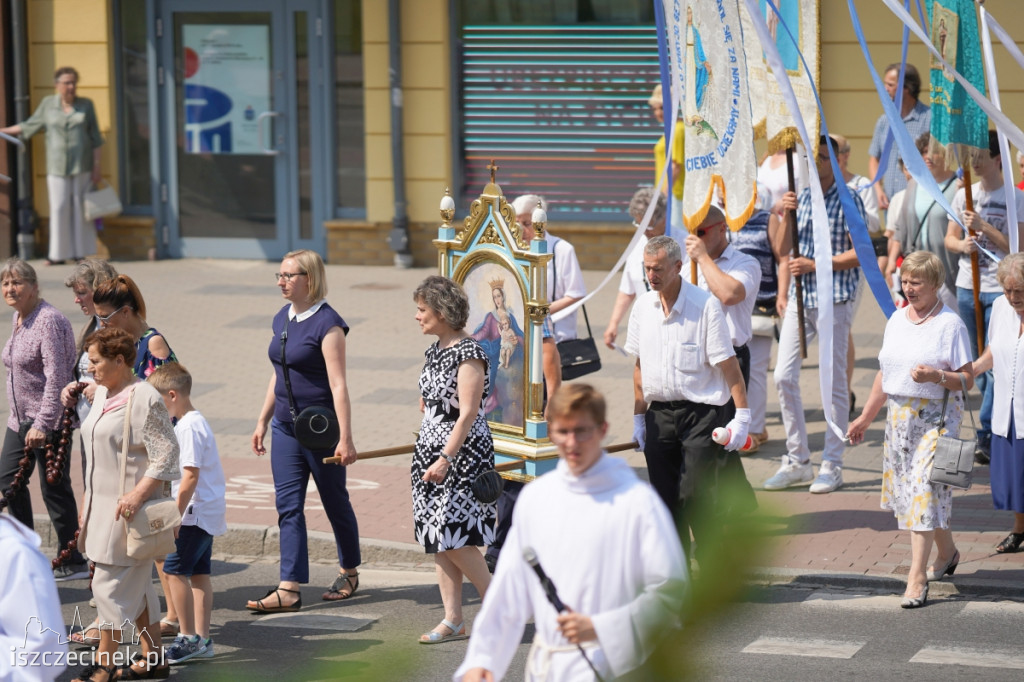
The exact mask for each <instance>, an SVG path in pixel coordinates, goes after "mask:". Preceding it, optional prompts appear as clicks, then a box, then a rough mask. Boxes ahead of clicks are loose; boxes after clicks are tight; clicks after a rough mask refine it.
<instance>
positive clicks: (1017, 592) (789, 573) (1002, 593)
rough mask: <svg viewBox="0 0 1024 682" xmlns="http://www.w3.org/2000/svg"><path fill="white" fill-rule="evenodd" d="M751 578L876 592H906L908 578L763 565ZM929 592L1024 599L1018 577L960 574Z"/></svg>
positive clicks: (935, 586) (764, 582)
mask: <svg viewBox="0 0 1024 682" xmlns="http://www.w3.org/2000/svg"><path fill="white" fill-rule="evenodd" d="M750 581H751V582H753V583H761V584H767V585H792V586H794V587H812V588H825V587H833V588H834V587H839V588H846V589H861V590H870V591H872V592H896V593H902V592H903V590H904V588H905V587H906V585H907V582H906V580H901V579H899V578H893V577H890V576H880V575H870V574H865V573H842V572H839V571H813V570H812V571H801V570H799V569H795V568H759V569H755V570H754V571H753V572H752V573H751V575H750ZM928 585H929V594H931V595H938V596H943V597H955V596H960V597H989V598H991V597H1003V598H1008V599H1013V600H1015V601H1020V600H1021V599H1022V598H1024V593H1022V591H1021V586H1020V583H1019V582H1018V581H1015V580H993V579H989V578H969V577H956V578H947V579H945V580H937V581H934V582H930V583H928Z"/></svg>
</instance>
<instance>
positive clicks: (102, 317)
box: [96, 305, 128, 324]
mask: <svg viewBox="0 0 1024 682" xmlns="http://www.w3.org/2000/svg"><path fill="white" fill-rule="evenodd" d="M127 307H128V306H126V305H123V306H121V307H120V308H118V309H117V310H115V311H114V312H112V313H110V314H109V315H97V316H96V319H97V320H99V321H100V324H107V323H108V322H110V320H111V319H112V318H113V317H114V315H117V314H118V313H119V312H121V311H122V310H124V309H125V308H127Z"/></svg>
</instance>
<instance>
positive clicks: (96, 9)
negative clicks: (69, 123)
mask: <svg viewBox="0 0 1024 682" xmlns="http://www.w3.org/2000/svg"><path fill="white" fill-rule="evenodd" d="M27 5H28V7H27V9H28V68H29V83H30V84H31V99H32V102H31V107H32V110H33V111H34V110H35V107H37V106H38V105H39V102H40V101H41V100H42V99H43V98H44V97H46V96H47V95H52V94H53V93H54V86H53V72H54V71H56V70H57V69H58V68H59V67H61V66H73V67H74V68H75V69H77V70H78V74H79V81H78V95H79V96H81V97H88V98H89V99H91V100H92V101H93V104H95V105H96V116H97V117H98V118H99V123H100V132H101V133H102V134H103V138H104V140H105V144H104V145H103V160H102V167H103V175H104V177H106V178H107V179H108V180H110V181H111V182H113V183H115V184H116V180H117V139H116V136H115V135H114V134H113V132H114V131H113V119H114V115H115V114H114V112H115V108H114V107H115V104H114V67H113V61H112V60H111V54H112V50H113V46H114V40H113V35H112V33H111V16H110V13H109V12H110V7H109V5H110V3H109V2H107V1H106V0H29V2H28V3H27ZM43 137H44V134H43V133H40V134H38V135H36V136H35V137H34V138H32V141H31V144H32V170H33V173H34V175H35V182H34V183H33V188H34V197H35V208H36V211H37V212H38V213H39V215H41V216H48V215H49V213H50V211H49V207H48V205H47V199H46V197H47V194H46V149H45V146H44V142H43Z"/></svg>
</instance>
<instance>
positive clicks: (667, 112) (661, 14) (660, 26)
mask: <svg viewBox="0 0 1024 682" xmlns="http://www.w3.org/2000/svg"><path fill="white" fill-rule="evenodd" d="M654 21H655V26H656V27H657V31H658V69H659V71H660V72H661V102H662V110H661V111H662V116H663V119H664V120H663V123H662V125H663V126H664V128H665V130H664V132H665V171H666V172H667V173H668V177H667V178H665V182H666V183H667V184H666V185H665V186H666V187H668V193H667V194H666V196H665V218H666V219H665V234H667V235H670V236H671V234H672V202H673V201H675V200H676V199H675V197H674V196H673V192H672V152H673V151H674V150H673V149H672V145H673V142H674V140H673V139H672V133H673V128H674V124H675V116H674V115H673V114H674V113H675V112H674V111H672V77H671V74H670V73H669V67H668V64H669V62H668V37H667V36H668V27H667V25H666V24H665V5H664V3H663V2H662V0H654Z"/></svg>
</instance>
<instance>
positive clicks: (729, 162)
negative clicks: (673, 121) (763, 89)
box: [663, 0, 757, 232]
mask: <svg viewBox="0 0 1024 682" xmlns="http://www.w3.org/2000/svg"><path fill="white" fill-rule="evenodd" d="M663 1H664V3H665V14H666V17H668V22H667V23H668V26H667V31H668V45H669V55H670V56H669V61H670V63H671V73H672V78H673V84H672V88H673V90H677V89H678V90H679V91H680V92H681V93H682V106H681V109H682V113H681V119H682V121H683V124H684V125H685V126H686V146H685V150H686V151H685V161H684V165H685V171H686V184H685V185H684V186H683V222H684V223H685V224H686V227H687V229H689V230H690V231H691V232H692V231H693V230H695V229H696V228H697V227H698V226H699V225H700V223H701V221H703V220H704V218H705V216H706V215H707V212H708V207H709V206H710V205H711V202H712V200H713V199H714V194H715V190H716V189H717V190H718V194H719V199H720V200H721V202H722V203H723V204H724V206H725V215H726V221H727V222H728V223H729V226H730V227H731V228H732V229H733V230H738V229H740V228H741V227H743V225H744V224H745V223H746V222H747V219H748V218H749V217H750V215H751V214H752V213H753V211H754V206H755V203H756V201H757V191H756V189H757V188H756V182H755V179H756V174H757V165H756V158H755V153H754V137H753V122H752V121H751V114H750V98H749V95H748V92H747V65H746V57H745V54H744V50H743V31H742V28H741V27H740V20H739V7H738V4H737V0H700V2H698V1H697V0H663Z"/></svg>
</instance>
